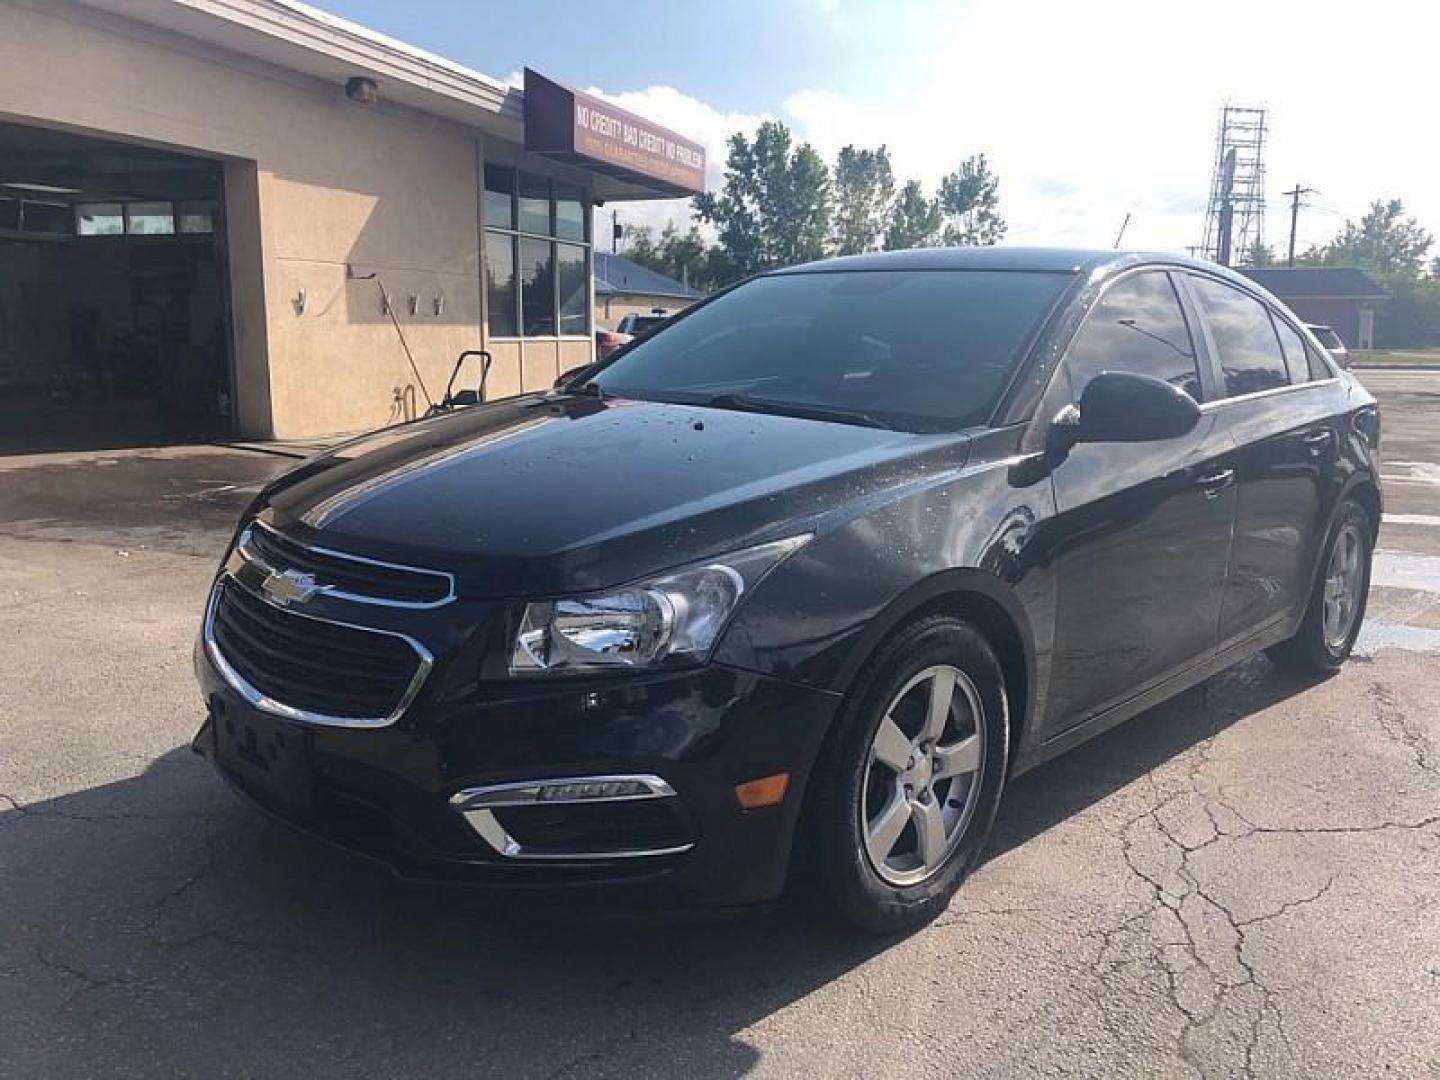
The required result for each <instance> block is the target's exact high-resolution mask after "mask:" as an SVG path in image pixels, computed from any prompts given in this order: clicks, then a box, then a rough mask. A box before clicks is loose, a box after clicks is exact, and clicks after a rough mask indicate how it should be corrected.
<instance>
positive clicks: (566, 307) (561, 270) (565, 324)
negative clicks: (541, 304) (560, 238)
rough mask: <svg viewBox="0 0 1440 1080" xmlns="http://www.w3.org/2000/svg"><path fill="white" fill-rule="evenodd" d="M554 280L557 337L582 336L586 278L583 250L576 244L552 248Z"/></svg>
mask: <svg viewBox="0 0 1440 1080" xmlns="http://www.w3.org/2000/svg"><path fill="white" fill-rule="evenodd" d="M555 247H556V251H557V256H556V259H555V278H556V282H557V284H558V286H559V289H560V333H561V334H562V335H566V334H575V335H579V334H584V333H585V332H586V329H587V328H588V326H589V309H590V289H589V283H590V275H589V274H588V273H586V266H585V249H584V248H583V247H582V246H580V245H579V244H556V245H555Z"/></svg>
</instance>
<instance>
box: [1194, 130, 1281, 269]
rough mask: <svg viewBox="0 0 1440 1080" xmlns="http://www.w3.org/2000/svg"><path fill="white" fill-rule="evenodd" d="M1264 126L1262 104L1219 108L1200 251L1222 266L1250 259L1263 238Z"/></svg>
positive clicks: (1242, 263)
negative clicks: (1248, 106) (1218, 122)
mask: <svg viewBox="0 0 1440 1080" xmlns="http://www.w3.org/2000/svg"><path fill="white" fill-rule="evenodd" d="M1266 130H1267V124H1266V116H1265V110H1264V109H1249V108H1243V107H1240V106H1236V105H1226V106H1225V107H1224V108H1223V109H1221V110H1220V130H1219V131H1218V132H1217V133H1216V136H1215V174H1214V179H1212V180H1211V181H1210V205H1209V208H1208V209H1207V210H1206V211H1205V242H1204V244H1203V253H1204V255H1205V257H1206V258H1207V259H1214V260H1215V261H1216V262H1218V263H1221V264H1223V265H1225V266H1230V265H1232V264H1239V265H1245V264H1247V263H1249V262H1250V258H1251V255H1252V253H1253V252H1254V251H1255V249H1256V248H1257V247H1259V246H1260V245H1261V244H1263V243H1264V242H1265V133H1266Z"/></svg>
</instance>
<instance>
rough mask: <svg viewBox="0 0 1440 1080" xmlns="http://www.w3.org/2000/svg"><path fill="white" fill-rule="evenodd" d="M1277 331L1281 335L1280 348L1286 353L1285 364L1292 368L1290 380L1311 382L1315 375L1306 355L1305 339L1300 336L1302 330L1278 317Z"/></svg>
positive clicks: (1276, 320) (1276, 322) (1293, 381)
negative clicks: (1311, 370)
mask: <svg viewBox="0 0 1440 1080" xmlns="http://www.w3.org/2000/svg"><path fill="white" fill-rule="evenodd" d="M1275 332H1276V333H1277V334H1279V335H1280V349H1281V351H1282V352H1284V354H1285V366H1286V367H1287V368H1289V369H1290V381H1291V382H1292V383H1302V382H1309V381H1310V379H1311V378H1312V377H1313V376H1312V375H1311V373H1310V361H1309V360H1308V359H1307V358H1306V355H1305V339H1304V338H1302V337H1301V336H1300V331H1298V330H1296V329H1295V328H1294V327H1293V326H1291V325H1290V324H1289V323H1287V322H1286V321H1285V320H1284V319H1281V318H1276V319H1275Z"/></svg>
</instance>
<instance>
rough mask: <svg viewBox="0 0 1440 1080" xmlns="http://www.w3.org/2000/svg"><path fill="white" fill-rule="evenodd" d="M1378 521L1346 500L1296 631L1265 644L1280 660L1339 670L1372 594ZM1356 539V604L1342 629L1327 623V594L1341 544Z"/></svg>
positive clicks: (1306, 669)
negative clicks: (1372, 560) (1281, 638)
mask: <svg viewBox="0 0 1440 1080" xmlns="http://www.w3.org/2000/svg"><path fill="white" fill-rule="evenodd" d="M1374 537H1375V527H1374V524H1373V523H1372V522H1371V520H1370V515H1369V514H1368V513H1367V512H1366V510H1365V508H1364V507H1363V506H1361V505H1360V504H1359V503H1357V502H1355V501H1353V500H1348V501H1346V503H1345V505H1344V506H1342V507H1341V508H1340V516H1339V518H1338V519H1337V520H1336V522H1335V527H1334V528H1333V529H1332V530H1331V531H1330V536H1329V538H1328V539H1327V540H1326V543H1325V555H1324V558H1323V559H1322V560H1321V562H1320V573H1319V574H1318V575H1317V576H1316V580H1315V588H1314V589H1313V590H1312V591H1311V593H1310V602H1309V604H1308V605H1307V606H1306V608H1305V615H1304V617H1303V618H1302V619H1301V620H1300V627H1299V629H1298V630H1296V631H1295V636H1294V637H1292V638H1290V639H1289V640H1287V641H1282V642H1281V643H1280V644H1279V645H1272V646H1271V647H1270V648H1268V649H1266V650H1265V655H1266V656H1268V657H1270V659H1271V661H1272V662H1273V663H1275V664H1276V665H1278V666H1280V667H1284V668H1290V669H1292V670H1295V671H1303V672H1310V673H1318V674H1328V673H1330V672H1333V671H1337V670H1338V669H1339V667H1340V665H1341V664H1343V663H1344V662H1345V660H1346V658H1347V657H1348V656H1349V655H1350V652H1351V650H1352V649H1354V648H1355V639H1356V638H1357V637H1359V636H1360V626H1361V624H1362V623H1363V622H1364V621H1365V604H1366V601H1367V600H1368V599H1369V595H1370V562H1371V558H1372V557H1373V555H1374ZM1348 543H1353V544H1355V545H1356V559H1357V563H1356V567H1355V573H1356V575H1357V576H1356V578H1355V580H1354V581H1353V582H1352V583H1351V586H1350V587H1351V588H1353V589H1354V595H1353V598H1352V600H1353V606H1352V607H1351V608H1350V610H1349V612H1348V616H1347V618H1346V620H1345V625H1344V627H1343V632H1337V631H1339V629H1340V628H1339V627H1338V626H1337V625H1336V624H1335V623H1330V624H1327V620H1326V616H1327V612H1326V608H1327V599H1329V598H1333V595H1334V589H1335V584H1334V578H1335V570H1336V565H1335V564H1336V562H1337V561H1340V562H1343V561H1344V557H1343V554H1337V550H1338V549H1339V548H1340V547H1341V545H1342V544H1348Z"/></svg>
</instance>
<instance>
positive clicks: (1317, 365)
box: [1305, 349, 1335, 379]
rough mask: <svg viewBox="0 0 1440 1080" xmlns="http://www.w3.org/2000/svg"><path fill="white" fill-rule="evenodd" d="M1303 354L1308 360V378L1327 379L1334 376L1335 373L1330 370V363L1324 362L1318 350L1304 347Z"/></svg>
mask: <svg viewBox="0 0 1440 1080" xmlns="http://www.w3.org/2000/svg"><path fill="white" fill-rule="evenodd" d="M1305 355H1306V357H1308V358H1309V360H1310V378H1312V379H1329V378H1333V377H1334V375H1335V373H1334V372H1333V371H1331V370H1330V365H1329V364H1327V363H1326V362H1325V358H1324V357H1323V356H1321V355H1320V354H1319V353H1318V352H1316V351H1315V350H1314V349H1306V350H1305Z"/></svg>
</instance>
